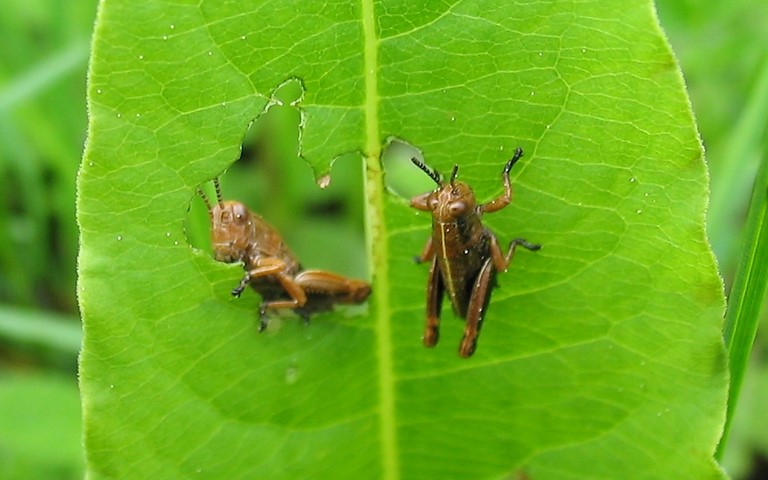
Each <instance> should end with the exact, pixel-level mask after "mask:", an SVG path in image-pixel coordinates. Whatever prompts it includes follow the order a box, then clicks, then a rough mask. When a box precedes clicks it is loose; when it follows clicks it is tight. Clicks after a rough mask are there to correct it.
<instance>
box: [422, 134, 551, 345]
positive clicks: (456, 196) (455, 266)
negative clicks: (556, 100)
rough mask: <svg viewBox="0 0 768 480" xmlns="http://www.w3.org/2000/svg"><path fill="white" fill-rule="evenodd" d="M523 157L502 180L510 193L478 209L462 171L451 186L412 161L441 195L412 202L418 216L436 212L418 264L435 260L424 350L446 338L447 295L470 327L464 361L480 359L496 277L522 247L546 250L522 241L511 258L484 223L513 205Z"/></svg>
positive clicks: (509, 165) (518, 240)
mask: <svg viewBox="0 0 768 480" xmlns="http://www.w3.org/2000/svg"><path fill="white" fill-rule="evenodd" d="M522 156H523V150H522V149H521V148H517V149H516V150H515V154H514V156H513V157H512V159H510V160H509V161H508V162H507V164H506V165H505V166H504V169H503V170H502V172H501V178H502V181H503V184H504V192H503V193H502V194H501V195H499V196H498V197H497V198H495V199H493V200H491V201H490V202H488V203H483V204H479V205H478V204H477V202H476V200H475V194H474V193H473V192H472V189H471V188H470V187H469V186H468V185H467V184H466V183H463V182H458V181H456V176H457V174H458V171H459V166H458V165H454V166H453V170H452V171H451V176H450V179H449V180H448V181H447V182H446V181H445V180H444V179H443V178H442V177H441V176H440V174H439V173H438V172H437V171H436V170H431V169H430V168H429V167H427V166H426V165H425V164H424V163H422V162H420V161H419V160H418V159H416V158H412V159H411V161H412V162H413V163H414V164H415V165H416V166H417V167H419V168H420V169H421V170H423V171H424V172H425V173H426V174H427V175H429V177H430V178H431V179H432V180H434V182H435V183H436V184H437V189H435V190H434V191H432V192H428V193H425V194H423V195H419V196H417V197H414V198H413V199H411V206H412V207H413V208H415V209H417V210H423V211H427V212H432V237H430V239H429V240H428V241H427V244H426V246H425V247H424V250H423V251H422V252H421V255H419V256H418V257H416V261H417V262H419V263H421V262H425V261H427V260H430V259H431V260H432V267H431V268H430V270H429V279H428V281H427V319H426V327H425V329H424V338H423V342H424V346H426V347H434V346H435V345H437V342H438V340H439V337H440V310H441V305H442V301H443V295H444V294H447V295H448V298H450V300H451V305H452V306H453V311H454V312H455V313H456V315H458V316H459V317H461V318H463V319H464V320H465V321H466V327H465V330H464V338H462V340H461V344H460V345H459V355H461V356H462V357H464V358H468V357H470V356H472V354H473V353H475V348H476V347H477V338H478V335H479V334H480V327H481V326H482V323H483V317H484V315H485V309H486V307H487V306H488V301H489V300H490V296H491V290H492V289H493V287H494V285H495V280H496V272H498V271H506V270H507V268H508V267H509V263H510V261H511V260H512V255H513V254H514V253H515V248H516V247H517V246H518V245H520V246H522V247H525V248H527V249H528V250H538V249H540V248H541V245H537V244H533V243H529V242H528V241H526V240H525V239H522V238H516V239H514V240H512V242H510V244H509V247H508V250H507V253H506V255H505V254H504V253H503V252H502V250H501V247H500V246H499V241H498V240H497V239H496V235H494V234H493V232H491V231H490V230H489V229H487V228H485V227H484V226H483V224H482V222H481V219H480V217H481V216H482V214H483V213H491V212H496V211H498V210H501V209H502V208H504V207H506V206H507V205H509V203H510V201H511V200H512V187H511V185H510V182H509V171H510V170H511V169H512V167H513V166H514V165H515V163H516V162H517V161H518V160H520V157H522Z"/></svg>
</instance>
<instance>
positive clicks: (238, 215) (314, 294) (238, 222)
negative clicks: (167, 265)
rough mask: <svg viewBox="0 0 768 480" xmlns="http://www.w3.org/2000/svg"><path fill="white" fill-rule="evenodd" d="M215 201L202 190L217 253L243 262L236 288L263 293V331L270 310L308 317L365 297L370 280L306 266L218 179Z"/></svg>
mask: <svg viewBox="0 0 768 480" xmlns="http://www.w3.org/2000/svg"><path fill="white" fill-rule="evenodd" d="M213 185H214V187H215V188H216V204H215V205H211V202H210V201H209V200H208V197H207V196H206V195H205V193H204V192H203V191H202V190H198V193H199V194H200V196H201V197H202V198H203V201H204V202H205V205H206V207H207V208H208V215H209V217H210V220H211V243H212V246H213V256H214V258H215V259H216V260H218V261H220V262H225V263H235V262H241V263H242V264H243V268H245V276H243V278H242V279H241V280H240V283H239V284H238V285H237V287H235V288H234V289H233V290H232V295H233V296H235V297H239V296H240V294H241V293H242V292H243V290H245V287H246V286H248V285H250V286H251V287H252V288H253V289H254V290H256V291H257V292H258V293H259V294H260V295H261V298H262V302H261V306H260V307H259V331H260V332H261V331H264V329H266V328H267V323H268V316H267V313H268V311H270V310H277V309H281V308H288V309H293V310H295V311H296V312H297V313H298V314H299V315H301V316H302V317H303V318H304V320H305V321H308V320H309V316H310V315H311V314H313V313H316V312H319V311H324V310H331V309H332V308H333V306H334V305H335V304H337V303H347V304H349V303H363V302H364V301H365V300H366V299H367V298H368V295H370V293H371V286H370V285H369V284H368V283H367V282H364V281H362V280H354V279H350V278H346V277H343V276H341V275H338V274H336V273H331V272H327V271H324V270H304V269H303V268H302V267H301V265H300V264H299V261H298V260H297V259H296V257H295V256H294V254H293V253H292V252H291V251H290V250H289V249H288V246H287V245H286V244H285V242H284V241H283V239H282V237H281V236H280V234H279V233H278V232H277V230H275V228H274V227H272V226H271V225H269V224H268V223H267V222H266V221H264V219H263V218H261V217H260V216H258V215H256V214H255V213H253V212H251V211H250V210H248V208H247V207H246V206H245V205H244V204H242V203H240V202H235V201H224V200H223V198H222V195H221V186H220V184H219V180H218V179H214V180H213Z"/></svg>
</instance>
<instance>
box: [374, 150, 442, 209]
mask: <svg viewBox="0 0 768 480" xmlns="http://www.w3.org/2000/svg"><path fill="white" fill-rule="evenodd" d="M411 158H416V159H417V160H419V161H423V160H424V159H423V157H422V154H421V151H419V149H417V148H416V147H414V146H413V145H411V144H409V143H407V142H405V141H404V140H400V139H397V138H390V139H389V140H388V141H387V145H386V147H385V149H384V153H383V155H382V157H381V163H382V166H383V167H384V170H385V172H386V175H385V176H384V182H385V184H386V186H387V189H388V190H389V191H390V192H392V193H394V194H395V195H397V196H398V197H401V198H403V199H405V200H410V199H411V198H412V197H414V196H416V195H419V194H422V193H424V192H428V191H430V190H434V189H435V184H434V182H432V181H431V180H430V178H429V177H427V176H426V175H424V174H423V173H421V172H420V171H419V170H418V168H416V167H415V166H414V165H413V162H411Z"/></svg>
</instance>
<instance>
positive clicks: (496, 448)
mask: <svg viewBox="0 0 768 480" xmlns="http://www.w3.org/2000/svg"><path fill="white" fill-rule="evenodd" d="M157 7H158V9H159V10H157V11H155V10H154V9H153V8H143V9H136V8H134V6H133V5H132V4H128V3H111V4H105V5H104V6H103V8H102V10H101V11H100V15H99V20H98V23H97V29H96V37H95V43H94V49H93V57H92V65H91V77H90V85H89V95H90V113H91V126H90V136H89V142H88V146H87V149H86V154H85V158H84V162H83V165H82V170H81V176H80V183H79V185H80V198H79V202H78V209H79V217H78V218H79V222H80V226H81V232H82V245H81V254H80V274H81V281H80V287H79V288H80V290H79V295H80V301H81V308H82V311H83V320H84V325H85V344H84V350H83V354H82V359H81V390H82V395H83V414H84V418H85V429H86V430H85V439H86V449H87V456H88V469H89V472H90V474H91V475H92V476H93V478H109V477H125V476H141V477H147V476H161V477H168V476H172V477H178V476H192V475H196V476H202V477H215V478H221V477H222V476H225V477H227V478H248V477H252V476H259V477H263V476H268V477H270V478H296V477H307V476H314V477H322V476H326V475H331V476H334V477H335V478H359V477H371V476H372V477H384V478H424V477H432V476H440V477H442V478H466V477H468V476H470V477H478V478H490V477H494V478H496V477H503V476H508V475H516V474H523V473H525V474H528V475H530V476H532V477H534V478H568V477H569V476H578V477H580V478H615V477H616V476H617V475H618V474H619V472H621V473H622V474H625V475H626V473H625V472H637V473H636V477H635V478H660V477H662V476H664V475H666V474H668V472H670V471H676V472H680V475H682V476H685V477H689V478H719V477H720V475H721V474H720V473H719V470H718V469H717V468H716V466H715V464H714V462H713V461H712V459H711V455H712V453H713V451H714V447H715V444H716V441H717V439H718V435H719V430H720V427H721V423H722V418H723V402H724V400H725V387H726V383H725V363H724V358H725V357H724V351H723V347H722V343H721V339H720V326H721V317H722V310H723V301H722V296H721V287H720V283H719V279H718V277H717V275H716V272H715V269H714V262H713V258H712V256H711V254H710V253H709V251H708V248H707V245H706V242H705V239H704V221H703V220H704V205H705V198H706V176H705V170H704V165H703V162H702V155H701V153H702V152H701V149H700V147H699V144H698V139H697V136H696V133H695V129H694V126H693V122H692V118H691V115H690V111H689V107H688V104H687V102H686V98H685V95H684V91H683V85H682V81H681V77H680V75H679V73H678V71H677V67H676V65H675V62H674V60H673V57H672V55H671V53H670V51H669V49H668V47H667V46H666V45H665V43H664V41H663V39H662V38H661V36H660V34H659V30H658V28H657V26H656V23H655V18H654V15H653V11H652V10H651V9H650V8H649V7H648V5H647V4H645V3H642V2H638V3H636V4H634V5H622V7H621V8H620V9H616V10H614V9H610V8H608V9H607V8H605V6H604V5H600V4H598V3H585V4H578V5H570V6H569V8H568V9H566V10H564V9H563V5H562V4H561V3H558V4H551V5H546V4H540V3H532V4H527V3H520V4H511V3H508V2H499V3H497V4H484V5H482V6H480V5H475V4H472V3H461V4H456V5H453V6H451V7H450V8H446V7H445V6H443V5H439V6H438V5H436V4H433V5H429V4H428V5H427V6H426V7H418V8H415V9H414V8H413V7H410V8H408V7H406V6H405V5H404V4H403V5H398V4H391V5H390V4H377V5H373V4H368V3H367V2H363V3H362V6H358V5H350V4H348V3H346V2H343V3H337V4H333V3H325V4H323V5H317V6H314V7H313V6H310V5H294V4H290V3H288V2H286V3H274V2H271V3H269V4H264V5H259V6H245V5H243V4H242V3H240V2H204V3H202V4H199V5H198V4H197V3H189V4H185V3H183V2H180V3H176V4H174V5H167V4H158V5H157ZM405 19H407V21H406V20H405ZM293 79H298V81H300V82H301V84H302V86H303V90H304V91H303V96H302V97H301V99H300V101H299V102H298V103H297V107H298V108H299V109H300V111H301V115H302V127H303V128H302V131H301V154H302V155H303V157H304V158H305V159H306V160H307V161H308V162H309V164H311V165H313V166H314V169H315V171H316V172H318V173H322V172H325V171H326V170H327V169H328V168H329V166H330V162H331V161H332V160H333V159H336V158H339V161H338V162H337V163H336V165H335V167H334V170H342V169H343V170H348V169H352V170H355V169H356V170H357V171H359V166H358V164H357V163H356V161H355V159H354V156H355V152H359V151H361V152H362V153H363V157H364V162H365V168H366V196H365V199H360V200H358V201H361V202H366V203H365V205H366V208H365V210H366V219H367V230H368V233H369V236H368V238H369V241H370V244H369V251H370V254H371V256H370V257H371V267H372V268H371V271H372V274H373V277H372V278H373V287H374V295H373V297H372V299H371V301H370V304H369V308H368V309H367V310H366V309H363V311H362V312H360V311H357V312H355V311H349V310H342V311H340V312H337V313H333V314H327V315H322V316H318V317H317V318H316V319H315V321H314V322H313V323H312V325H311V326H310V327H305V326H304V325H302V324H301V323H300V322H298V321H296V320H295V319H291V318H290V317H288V318H285V319H281V321H277V322H275V324H274V325H273V326H272V328H271V329H270V331H269V332H267V333H266V334H264V335H258V334H257V333H256V332H255V329H254V320H255V318H254V311H255V307H256V304H257V298H255V296H253V295H251V296H248V297H246V298H243V299H240V300H234V299H231V298H230V297H229V290H230V289H231V288H232V286H233V285H234V284H235V283H236V281H237V280H238V279H239V277H240V275H241V273H240V270H239V268H237V267H233V266H225V265H221V264H217V263H216V262H214V261H213V260H212V259H211V258H210V257H209V256H208V255H206V254H205V253H201V252H200V251H195V250H193V249H190V248H189V247H188V246H187V244H186V239H185V234H184V230H183V226H184V218H185V211H186V210H187V209H188V208H189V204H190V201H191V200H192V199H193V197H194V193H195V189H196V188H197V186H199V185H201V184H203V183H204V182H206V181H207V180H209V179H210V178H212V177H214V176H216V175H219V174H220V173H221V172H222V171H223V170H224V169H225V168H226V167H227V166H228V165H229V164H231V163H232V162H233V161H234V160H235V159H237V158H238V156H239V151H240V146H241V142H242V141H243V138H244V137H245V134H246V130H247V126H248V125H249V123H250V122H251V121H252V120H254V119H255V118H257V117H258V116H259V115H260V114H261V113H262V112H263V111H264V110H265V109H267V108H268V107H269V105H270V104H271V103H275V97H276V96H279V92H280V91H281V88H282V87H281V86H282V85H285V84H286V82H292V81H294V80H293ZM390 137H397V138H398V139H401V140H403V141H406V142H408V143H409V144H411V145H413V146H415V147H417V148H418V149H419V150H420V151H421V152H422V153H423V155H424V157H425V158H426V159H427V161H428V162H429V163H430V164H431V165H433V166H435V167H437V168H439V169H442V170H445V169H446V168H447V167H449V166H450V164H451V163H453V162H459V163H460V164H461V166H462V170H461V178H462V179H463V180H465V181H467V182H469V183H470V184H472V185H473V186H474V187H475V189H476V192H477V193H478V195H479V197H480V198H482V199H485V198H489V197H490V196H492V195H494V194H496V193H498V191H499V178H498V176H499V171H500V167H501V166H502V165H503V163H504V161H505V160H506V159H507V158H508V156H509V155H510V154H511V152H512V150H513V149H514V147H516V146H518V145H520V146H522V147H523V148H524V150H525V151H526V152H527V156H526V157H525V161H524V162H522V163H521V165H520V167H518V169H517V170H516V171H515V172H514V177H515V178H514V180H513V181H514V183H515V188H516V192H517V197H516V200H515V203H514V205H513V206H512V207H510V208H508V209H506V210H504V211H503V212H500V213H498V214H495V215H493V216H489V217H488V218H487V223H488V224H489V225H490V226H491V227H492V228H493V229H494V231H496V232H497V234H498V235H499V236H500V237H501V238H502V239H503V240H504V241H508V240H509V239H511V238H513V237H514V236H518V235H522V236H526V237H528V238H530V239H533V240H535V241H537V242H541V243H542V244H544V249H543V250H542V251H541V252H539V253H537V254H535V255H534V254H526V255H523V254H521V255H519V256H518V257H517V258H516V259H515V263H514V266H513V268H512V269H510V271H509V272H507V273H505V274H504V275H502V276H501V278H500V284H501V288H500V289H499V290H498V291H496V293H495V295H494V297H493V302H492V304H491V306H490V308H489V312H488V315H487V317H486V323H487V326H486V328H485V330H484V334H483V336H482V338H481V342H480V347H479V351H478V353H477V355H476V356H475V357H474V358H473V359H472V360H470V361H462V360H460V359H458V358H457V357H456V353H455V348H456V347H455V346H456V342H457V341H458V338H459V337H460V331H461V325H460V323H459V322H457V321H455V319H453V318H452V317H451V315H450V314H448V313H446V315H445V316H446V319H445V322H444V323H445V325H444V329H443V342H442V343H441V345H439V346H438V347H437V348H436V349H435V350H426V349H423V348H422V347H421V345H420V342H419V337H420V333H421V329H422V325H421V323H422V320H421V318H422V316H423V296H424V293H423V291H424V279H425V277H426V272H425V270H424V269H423V268H420V267H419V266H416V265H414V264H413V263H412V261H411V258H412V256H413V254H414V253H416V252H418V251H419V249H420V248H421V245H422V244H423V242H424V241H425V238H426V235H427V229H428V223H429V222H428V220H427V219H426V218H425V217H424V216H423V215H422V216H419V215H416V214H415V212H414V211H412V210H410V209H409V208H408V207H407V204H406V203H405V202H404V201H402V200H401V199H400V198H398V197H395V196H392V195H390V194H388V193H386V191H385V190H384V188H383V185H384V183H383V171H382V169H381V167H380V163H379V157H380V154H381V150H380V148H381V146H382V145H383V144H385V143H386V141H387V139H388V138H390ZM291 161H295V160H291ZM414 174H418V172H417V171H415V170H414ZM279 198H280V197H276V199H273V201H279ZM335 247H336V248H338V249H344V245H343V244H337V245H336V246H335ZM344 273H354V272H344ZM597 458H599V461H596V459H597ZM516 472H517V473H516Z"/></svg>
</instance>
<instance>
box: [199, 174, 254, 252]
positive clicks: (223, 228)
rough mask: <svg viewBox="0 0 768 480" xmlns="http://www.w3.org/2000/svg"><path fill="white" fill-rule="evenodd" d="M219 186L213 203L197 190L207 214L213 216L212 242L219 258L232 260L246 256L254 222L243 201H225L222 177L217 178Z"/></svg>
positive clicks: (216, 183) (215, 184) (216, 181)
mask: <svg viewBox="0 0 768 480" xmlns="http://www.w3.org/2000/svg"><path fill="white" fill-rule="evenodd" d="M213 184H214V186H215V188H216V204H215V205H211V202H210V201H209V200H208V197H207V196H206V195H205V193H204V192H203V191H202V190H199V191H198V193H199V194H200V196H201V197H203V201H204V202H205V205H206V207H207V208H208V216H209V217H210V219H211V245H212V247H213V256H214V258H215V259H216V260H218V261H220V262H225V263H233V262H238V261H242V260H244V259H245V257H246V255H247V252H248V247H249V243H250V240H251V238H252V237H253V228H254V227H253V221H252V218H251V213H250V212H249V211H248V208H247V207H246V206H245V205H243V204H242V203H240V202H234V201H226V202H225V201H224V200H223V199H222V196H221V186H220V185H219V180H218V179H214V181H213Z"/></svg>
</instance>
